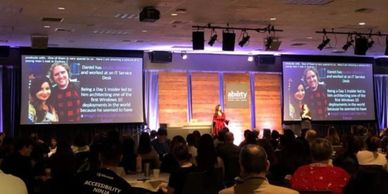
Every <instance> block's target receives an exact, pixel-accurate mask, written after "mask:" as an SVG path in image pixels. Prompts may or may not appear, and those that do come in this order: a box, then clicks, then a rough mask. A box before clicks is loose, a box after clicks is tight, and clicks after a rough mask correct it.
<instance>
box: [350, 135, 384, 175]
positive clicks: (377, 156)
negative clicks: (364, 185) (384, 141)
mask: <svg viewBox="0 0 388 194" xmlns="http://www.w3.org/2000/svg"><path fill="white" fill-rule="evenodd" d="M379 145H380V139H379V138H378V137H376V136H370V137H368V138H367V139H366V150H361V151H358V152H357V154H356V156H357V160H358V163H359V164H360V165H362V166H364V165H378V166H381V167H384V168H385V167H386V165H387V159H386V158H385V155H384V154H382V153H379V152H378V151H377V149H378V148H379Z"/></svg>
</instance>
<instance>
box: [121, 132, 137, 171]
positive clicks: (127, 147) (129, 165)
mask: <svg viewBox="0 0 388 194" xmlns="http://www.w3.org/2000/svg"><path fill="white" fill-rule="evenodd" d="M135 147H136V145H135V141H133V139H132V138H131V137H130V136H125V137H124V138H123V158H122V159H121V162H120V164H121V166H122V167H123V168H124V170H125V172H126V173H127V174H130V173H134V172H136V157H137V155H136V152H135Z"/></svg>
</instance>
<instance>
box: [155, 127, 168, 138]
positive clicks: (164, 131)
mask: <svg viewBox="0 0 388 194" xmlns="http://www.w3.org/2000/svg"><path fill="white" fill-rule="evenodd" d="M157 136H158V139H161V140H165V139H166V138H167V129H166V128H163V127H160V128H159V129H158V133H157Z"/></svg>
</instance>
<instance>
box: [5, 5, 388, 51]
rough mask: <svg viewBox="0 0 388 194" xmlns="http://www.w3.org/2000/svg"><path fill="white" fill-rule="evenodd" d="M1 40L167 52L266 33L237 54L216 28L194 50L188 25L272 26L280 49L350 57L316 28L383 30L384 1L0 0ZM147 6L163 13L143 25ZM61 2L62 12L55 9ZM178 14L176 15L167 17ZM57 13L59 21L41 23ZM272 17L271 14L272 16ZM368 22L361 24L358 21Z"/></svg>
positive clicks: (379, 40) (255, 46)
mask: <svg viewBox="0 0 388 194" xmlns="http://www.w3.org/2000/svg"><path fill="white" fill-rule="evenodd" d="M0 2H1V4H0V13H1V16H0V45H8V46H12V47H22V46H31V36H32V35H43V36H47V37H48V46H49V47H62V48H104V49H122V50H145V51H150V50H171V51H177V52H180V51H186V52H201V53H203V52H205V53H228V54H229V53H233V54H247V53H253V54H260V53H271V52H266V51H265V50H264V46H263V45H264V38H265V37H267V36H268V33H267V32H266V33H258V32H255V31H248V34H249V35H250V37H251V38H250V41H249V42H248V44H247V45H245V46H244V47H240V46H239V45H238V44H237V43H238V41H239V38H240V37H241V35H240V34H241V31H239V30H236V31H235V33H236V46H235V51H234V52H226V51H222V41H221V40H220V39H221V38H222V36H221V33H222V32H221V30H218V32H217V33H218V35H219V36H218V37H219V38H218V39H219V40H218V41H216V43H215V44H214V46H213V47H211V46H209V45H208V44H206V43H207V41H208V40H209V38H210V32H211V30H209V29H206V30H205V50H200V51H193V50H192V42H191V40H192V37H191V36H192V31H193V28H192V26H194V25H207V24H209V23H210V24H212V25H217V26H226V25H227V24H229V26H231V27H236V28H265V27H266V26H268V25H273V26H274V27H275V28H276V29H281V30H283V32H276V33H275V34H274V35H275V36H276V37H279V40H281V41H282V44H281V46H280V48H279V51H277V52H274V53H278V54H282V53H287V54H318V55H353V48H352V47H351V48H350V49H349V50H348V51H346V52H343V50H342V46H343V45H344V44H345V42H346V38H347V35H333V34H329V35H328V37H329V38H330V39H331V41H330V43H329V46H328V48H325V49H323V50H322V51H320V50H318V49H317V46H318V45H319V44H320V42H321V41H322V37H323V35H322V34H317V33H316V31H321V30H322V29H326V30H327V31H332V29H334V31H340V32H362V33H369V32H370V31H372V32H373V33H378V32H381V33H383V34H387V33H388V2H387V0H367V1H366V0H222V1H221V0H218V1H215V0H214V1H211V0H66V1H64V0H1V1H0ZM145 6H154V7H155V8H156V9H158V10H159V11H160V19H159V20H157V21H155V22H140V21H139V13H140V12H141V10H142V8H143V7H145ZM58 7H63V8H64V10H59V9H58ZM174 13H175V14H177V16H173V15H172V14H174ZM44 18H46V19H47V18H48V19H49V20H51V19H53V18H62V19H59V20H60V21H46V20H44ZM271 18H276V20H274V19H272V20H271ZM359 22H365V25H359ZM372 38H373V39H374V41H375V44H374V45H373V47H372V48H370V49H369V50H368V52H367V55H368V56H382V55H384V51H385V37H383V36H381V37H380V36H372Z"/></svg>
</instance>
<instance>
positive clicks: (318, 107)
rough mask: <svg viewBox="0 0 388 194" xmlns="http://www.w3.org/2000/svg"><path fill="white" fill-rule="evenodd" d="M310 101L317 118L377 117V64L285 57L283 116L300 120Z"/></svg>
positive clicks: (287, 118) (310, 107)
mask: <svg viewBox="0 0 388 194" xmlns="http://www.w3.org/2000/svg"><path fill="white" fill-rule="evenodd" d="M302 104H306V105H307V106H308V107H309V109H310V112H311V117H312V120H313V121H371V120H375V106H374V91H373V64H372V63H368V62H366V63H364V62H351V63H350V62H316V61H314V62H306V61H295V60H294V61H287V60H284V61H283V120H284V121H298V120H300V112H301V105H302Z"/></svg>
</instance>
